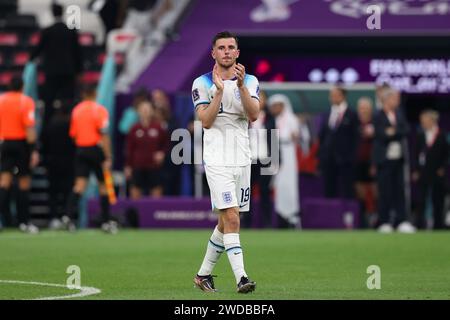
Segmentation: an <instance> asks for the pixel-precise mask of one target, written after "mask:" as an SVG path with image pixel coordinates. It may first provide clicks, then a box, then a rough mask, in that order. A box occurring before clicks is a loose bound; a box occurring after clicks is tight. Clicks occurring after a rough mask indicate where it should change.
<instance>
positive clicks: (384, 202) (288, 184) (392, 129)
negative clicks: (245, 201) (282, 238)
mask: <svg viewBox="0 0 450 320" xmlns="http://www.w3.org/2000/svg"><path fill="white" fill-rule="evenodd" d="M329 103H330V107H329V111H327V112H326V113H325V114H323V115H321V116H320V118H321V119H320V120H321V121H320V124H318V125H317V126H318V128H316V129H317V130H314V129H313V127H314V123H313V121H312V120H311V116H310V115H308V114H295V113H294V112H293V111H292V110H293V108H292V105H291V103H290V101H289V98H288V97H287V96H285V95H282V94H275V95H272V96H270V98H269V99H268V100H267V99H266V98H265V94H264V93H263V92H262V93H261V104H262V110H263V111H262V113H261V116H260V119H258V120H257V121H256V122H255V123H252V124H251V126H252V127H253V128H266V129H272V128H276V129H279V137H280V154H281V165H280V168H279V170H278V173H277V174H276V175H275V176H274V178H273V180H272V182H271V179H270V178H267V177H264V176H261V175H258V173H257V171H258V170H257V171H255V173H254V174H253V175H252V178H253V179H254V181H255V184H257V185H258V190H260V192H261V201H262V202H263V204H262V205H261V210H262V212H263V214H264V217H265V218H264V223H265V225H267V226H269V225H271V222H270V219H271V203H264V202H265V201H267V200H268V199H271V190H270V189H269V188H268V187H267V186H268V185H269V184H270V183H272V186H273V188H274V190H275V196H274V197H273V199H274V200H273V201H274V206H275V210H276V212H277V213H278V215H279V220H281V224H280V227H294V226H299V217H300V216H301V215H300V200H299V194H300V195H301V194H302V189H301V187H303V188H306V189H308V188H310V186H308V185H307V184H302V181H301V176H308V175H312V176H315V177H317V178H318V179H320V180H321V182H322V184H321V185H322V186H323V190H322V195H323V197H325V198H327V199H333V198H334V199H344V200H345V199H347V200H357V201H358V202H359V204H360V212H361V217H360V221H361V222H360V227H361V228H377V229H378V231H380V232H382V233H390V232H393V231H394V230H397V231H399V232H403V233H413V232H415V231H416V230H417V228H420V229H428V228H432V229H444V228H445V223H444V221H445V217H444V215H445V214H444V211H445V209H444V205H445V198H446V196H447V195H448V184H447V182H448V177H447V168H448V153H449V146H448V142H447V133H446V132H445V130H443V129H442V128H440V127H439V113H438V112H437V111H435V110H432V109H426V110H424V111H422V112H421V114H420V130H419V131H418V132H419V133H418V136H417V137H416V139H415V143H414V144H411V143H410V142H409V135H410V124H409V123H408V121H407V120H406V118H405V116H404V114H403V112H402V109H401V95H400V92H398V91H396V90H395V89H393V88H391V87H389V86H388V85H382V86H378V87H377V88H376V101H375V102H374V101H372V99H371V98H369V97H360V98H359V99H358V101H357V105H356V108H352V106H350V105H348V102H347V92H346V90H345V89H344V88H343V87H340V86H334V87H333V88H331V90H330V92H329ZM315 131H317V132H318V133H317V134H315ZM268 145H270V139H269V138H268V139H267V146H268ZM252 147H253V148H254V149H256V150H259V151H258V152H259V153H256V154H254V157H256V158H257V159H258V164H256V165H255V168H256V167H257V166H261V164H260V159H261V160H262V159H264V158H265V157H266V156H267V152H266V148H261V147H260V146H259V145H258V146H257V145H255V143H252ZM261 150H262V152H260V151H261ZM261 162H262V163H264V161H261ZM265 163H267V162H265ZM293 172H298V173H299V174H298V175H297V174H293ZM299 177H300V178H299ZM299 180H300V181H299ZM411 182H412V183H411ZM300 186H301V187H300ZM411 186H414V191H415V195H416V197H415V198H414V199H412V197H411V194H410V190H411ZM299 188H300V190H299ZM277 191H282V192H277ZM411 208H412V209H413V210H411ZM429 208H431V212H432V216H431V217H429V216H428V214H427V212H428V211H429V210H428V209H429Z"/></svg>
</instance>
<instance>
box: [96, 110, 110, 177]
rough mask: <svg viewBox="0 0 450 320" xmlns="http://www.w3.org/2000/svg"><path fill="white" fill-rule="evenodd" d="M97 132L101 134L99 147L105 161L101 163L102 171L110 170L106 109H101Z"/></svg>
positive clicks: (107, 115)
mask: <svg viewBox="0 0 450 320" xmlns="http://www.w3.org/2000/svg"><path fill="white" fill-rule="evenodd" d="M99 130H100V134H101V146H102V150H103V154H104V155H105V161H104V162H103V169H104V170H110V169H111V165H112V152H111V149H112V148H111V138H110V136H109V114H108V111H107V110H106V109H103V111H102V113H101V117H100V118H99Z"/></svg>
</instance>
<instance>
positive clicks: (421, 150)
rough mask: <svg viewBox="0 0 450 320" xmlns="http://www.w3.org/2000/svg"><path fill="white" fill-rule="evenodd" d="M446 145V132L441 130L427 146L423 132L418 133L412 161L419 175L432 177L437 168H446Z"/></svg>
mask: <svg viewBox="0 0 450 320" xmlns="http://www.w3.org/2000/svg"><path fill="white" fill-rule="evenodd" d="M448 147H449V145H448V143H447V137H446V133H445V132H443V131H442V130H439V133H438V134H437V136H436V140H435V141H434V143H433V144H432V145H431V146H430V147H428V146H427V143H426V138H425V132H423V131H421V132H420V133H419V134H418V137H417V145H416V152H415V159H414V160H415V161H414V163H415V167H416V170H418V171H419V173H420V175H421V176H423V177H427V178H430V179H432V178H433V177H435V176H436V172H437V171H438V170H439V169H444V170H445V169H446V168H447V165H448V154H449V151H448Z"/></svg>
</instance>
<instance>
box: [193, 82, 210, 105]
mask: <svg viewBox="0 0 450 320" xmlns="http://www.w3.org/2000/svg"><path fill="white" fill-rule="evenodd" d="M192 102H193V103H194V108H195V109H197V107H198V106H199V105H201V104H209V103H210V102H211V100H210V99H209V94H208V87H207V83H206V80H205V79H203V76H202V77H199V78H197V79H195V81H194V83H193V84H192Z"/></svg>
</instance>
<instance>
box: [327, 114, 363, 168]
mask: <svg viewBox="0 0 450 320" xmlns="http://www.w3.org/2000/svg"><path fill="white" fill-rule="evenodd" d="M330 114H331V111H328V112H327V113H326V114H325V116H324V121H323V123H322V127H321V128H320V132H319V142H320V147H319V148H320V149H319V158H320V162H321V165H324V164H325V163H327V162H330V161H332V162H335V163H337V164H338V165H342V164H352V163H354V162H355V160H356V148H357V145H358V137H359V131H358V130H359V127H358V124H359V122H358V117H357V115H356V113H355V112H354V111H353V110H351V109H350V107H347V110H346V111H345V113H344V115H343V116H342V119H341V121H340V124H339V125H338V126H337V127H336V128H335V129H331V128H330V127H329V126H328V119H329V118H330Z"/></svg>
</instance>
